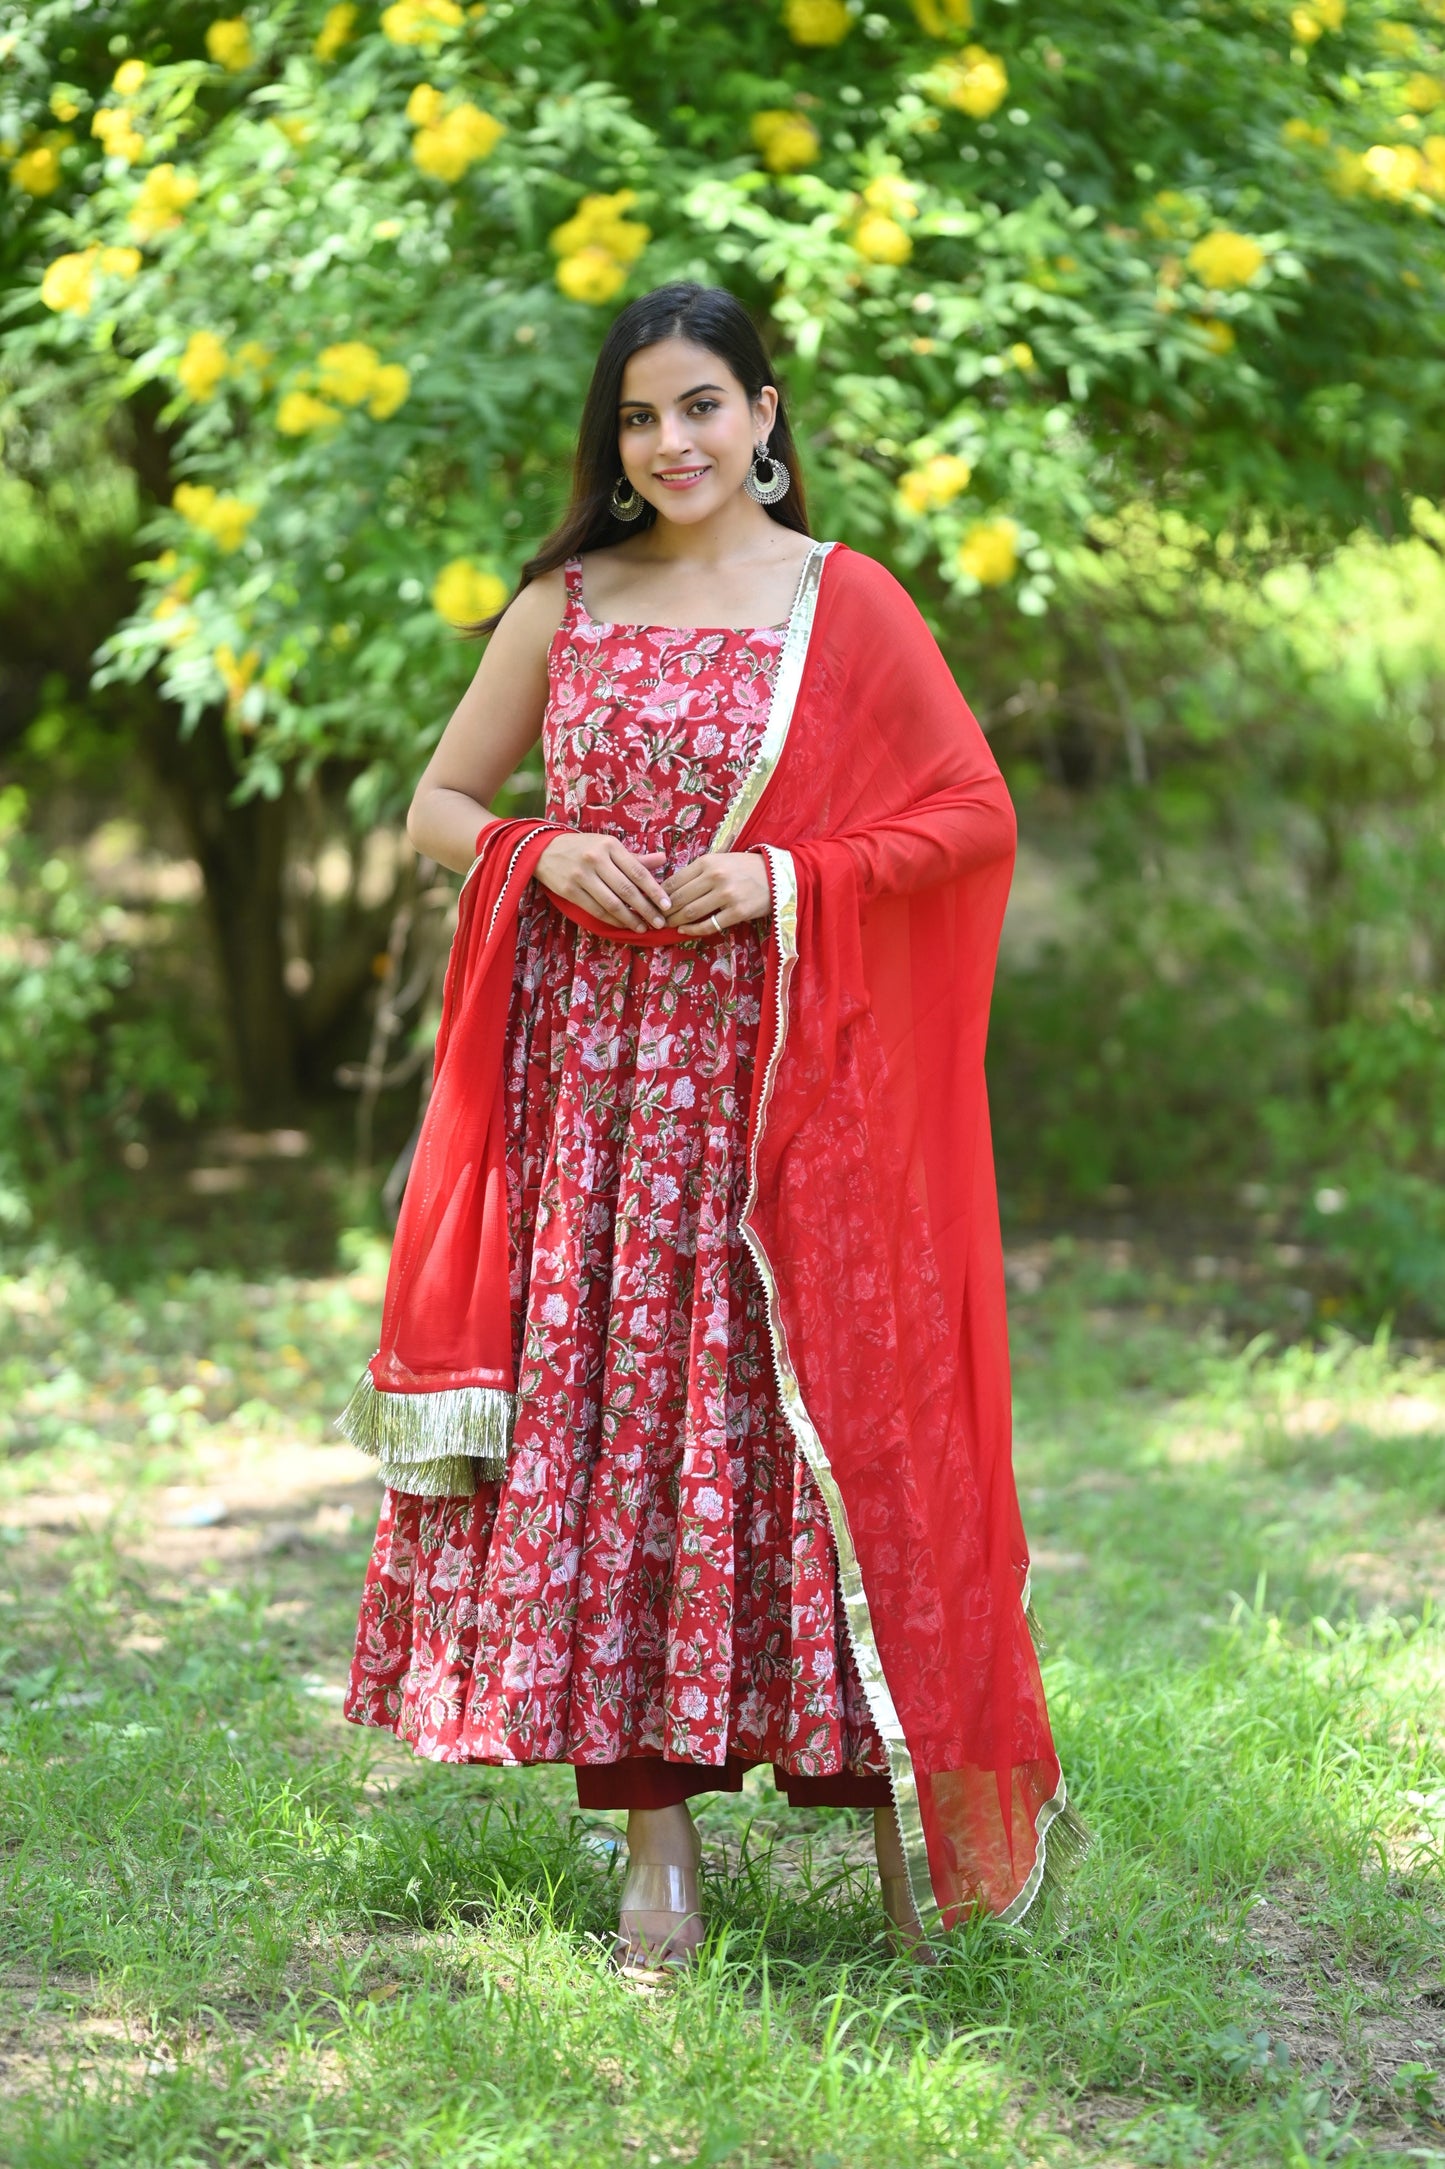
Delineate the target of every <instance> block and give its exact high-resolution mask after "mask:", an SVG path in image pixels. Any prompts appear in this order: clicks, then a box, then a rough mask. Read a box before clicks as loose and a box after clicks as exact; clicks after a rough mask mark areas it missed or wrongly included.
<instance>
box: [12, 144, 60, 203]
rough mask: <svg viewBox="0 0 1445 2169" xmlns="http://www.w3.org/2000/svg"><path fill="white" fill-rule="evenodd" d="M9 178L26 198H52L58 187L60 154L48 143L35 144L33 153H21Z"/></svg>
mask: <svg viewBox="0 0 1445 2169" xmlns="http://www.w3.org/2000/svg"><path fill="white" fill-rule="evenodd" d="M10 178H11V180H12V181H13V182H14V183H15V186H16V187H17V188H23V189H24V191H25V193H26V195H27V196H53V195H54V194H55V191H56V189H57V188H59V186H60V153H59V152H58V151H57V150H56V149H55V148H54V147H53V146H52V145H51V144H49V143H37V144H36V146H35V148H34V150H33V151H22V152H21V154H20V156H19V157H18V158H17V159H16V161H15V163H14V165H13V166H12V167H11V168H10Z"/></svg>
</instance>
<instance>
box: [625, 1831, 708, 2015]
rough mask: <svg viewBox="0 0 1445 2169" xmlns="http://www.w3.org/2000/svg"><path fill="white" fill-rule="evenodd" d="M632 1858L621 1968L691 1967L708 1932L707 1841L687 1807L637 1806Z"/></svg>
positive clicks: (629, 1844) (627, 1970) (638, 1970)
mask: <svg viewBox="0 0 1445 2169" xmlns="http://www.w3.org/2000/svg"><path fill="white" fill-rule="evenodd" d="M627 1858H628V1866H627V1879H626V1881H625V1882H624V1883H623V1885H622V1909H621V1913H620V1915H619V1918H618V1923H617V1941H616V1944H615V1946H614V1951H615V1957H616V1962H617V1964H618V1966H619V1967H620V1969H621V1970H622V1972H624V1973H631V1974H642V1975H655V1974H657V1973H659V1972H661V1971H662V1970H663V1969H665V1968H670V1969H673V1970H676V1969H678V1968H680V1967H683V1966H689V1965H691V1964H692V1963H693V1960H694V1959H695V1958H696V1956H697V1953H698V1949H699V1947H700V1945H701V1943H702V1939H703V1937H704V1935H705V1934H706V1932H707V1931H706V1928H705V1927H704V1925H703V1918H702V1910H701V1899H700V1894H699V1889H698V1877H699V1872H700V1870H701V1867H702V1840H701V1838H700V1837H699V1836H698V1834H697V1826H696V1824H695V1823H694V1822H693V1819H692V1816H691V1815H690V1814H689V1812H688V1810H687V1807H686V1806H685V1805H679V1806H677V1807H668V1808H633V1809H632V1810H631V1812H630V1813H629V1815H628V1817H627Z"/></svg>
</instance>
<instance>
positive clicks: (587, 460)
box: [468, 280, 808, 633]
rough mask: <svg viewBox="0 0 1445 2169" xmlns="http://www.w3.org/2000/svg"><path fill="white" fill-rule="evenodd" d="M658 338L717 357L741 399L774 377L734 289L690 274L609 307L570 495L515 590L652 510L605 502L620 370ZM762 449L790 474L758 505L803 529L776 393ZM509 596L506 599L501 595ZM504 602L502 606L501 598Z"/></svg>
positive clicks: (799, 486)
mask: <svg viewBox="0 0 1445 2169" xmlns="http://www.w3.org/2000/svg"><path fill="white" fill-rule="evenodd" d="M659 339H690V340H691V341H692V343H693V344H694V345H695V346H702V347H706V348H707V350H708V352H709V353H710V354H716V355H717V357H718V360H719V361H721V362H725V363H726V364H727V367H728V368H729V369H730V370H731V371H732V373H733V375H734V376H735V377H736V379H737V381H738V383H739V384H741V386H742V388H743V390H744V391H745V392H746V393H747V395H748V398H749V400H750V401H752V400H755V399H756V398H757V396H758V394H759V393H760V392H761V390H762V388H763V386H764V385H765V384H774V385H775V383H776V379H775V378H774V376H773V372H772V366H771V364H770V363H769V361H768V355H767V349H766V348H765V347H764V345H763V342H762V339H761V338H760V337H759V335H758V328H757V326H756V325H755V324H754V322H753V320H752V318H751V317H750V316H749V315H748V312H747V310H746V309H745V308H744V307H743V305H742V303H741V302H740V301H739V300H738V298H737V296H736V295H735V294H730V293H729V292H728V290H727V288H726V287H724V286H698V285H696V284H694V283H693V282H692V281H690V280H686V281H680V282H679V283H678V284H677V285H675V286H658V287H654V288H653V291H652V292H651V293H650V294H642V295H640V296H639V297H638V299H637V300H636V301H629V302H628V304H627V307H626V308H625V309H622V310H620V311H619V312H618V314H617V315H616V316H615V317H614V318H613V321H612V324H611V326H610V327H609V329H608V333H607V337H606V338H605V339H604V340H603V342H602V351H601V353H600V354H599V355H598V357H597V362H596V366H595V367H594V369H593V371H592V382H591V383H590V384H589V385H588V387H587V398H586V401H585V402H584V404H583V408H582V424H581V427H580V429H579V430H578V432H577V454H576V458H575V459H574V461H573V465H572V495H571V497H570V499H569V500H568V504H567V509H566V511H565V512H564V513H563V515H562V517H561V519H560V520H559V521H558V523H557V525H556V526H555V527H554V528H553V530H552V532H551V534H550V535H549V536H548V537H547V539H546V541H545V542H544V543H543V544H542V546H541V548H540V549H539V550H538V551H537V553H536V555H535V556H533V557H529V558H528V560H527V562H526V564H525V565H524V566H523V567H522V574H521V578H520V579H519V580H518V582H517V590H516V592H517V594H519V595H520V593H521V592H522V589H523V588H524V587H526V586H528V585H529V584H530V583H531V582H532V581H533V580H535V579H537V578H538V576H539V575H540V574H542V573H544V572H552V571H553V570H554V569H555V568H556V567H557V566H558V565H560V564H562V563H564V562H565V560H566V559H567V558H569V557H579V556H581V555H582V554H583V553H584V552H586V551H588V550H601V549H605V548H606V546H607V545H608V544H609V543H612V542H623V541H625V540H626V538H627V537H628V536H629V535H640V534H645V533H646V531H647V529H648V528H649V527H651V526H652V525H653V523H654V522H655V520H656V518H657V512H656V509H655V507H653V506H652V505H644V506H643V510H642V516H641V518H640V519H636V520H619V519H618V517H617V515H616V513H615V512H614V511H613V510H612V505H611V497H612V491H613V488H614V485H615V484H616V483H617V481H618V480H619V479H620V477H621V473H622V464H621V461H620V460H619V458H618V454H617V408H618V404H619V402H620V400H621V398H622V372H623V370H624V369H625V368H626V366H627V364H628V362H629V360H630V359H631V357H632V356H633V355H634V354H636V353H637V352H638V351H639V349H640V348H642V347H645V346H655V345H656V344H657V342H658V340H659ZM768 448H769V450H770V451H771V452H773V453H775V454H776V456H777V457H778V458H779V459H780V460H781V461H782V462H783V465H784V466H785V467H786V468H787V469H788V472H789V474H790V475H791V477H792V480H791V482H790V483H789V485H788V490H787V494H786V495H785V496H783V497H780V498H779V499H778V502H777V503H776V504H775V505H768V506H767V507H766V508H765V509H766V511H767V512H768V514H769V517H770V518H772V519H775V520H776V521H777V522H778V525H779V526H780V527H791V528H793V529H794V530H795V532H796V533H798V534H800V535H806V534H807V532H808V511H807V505H806V502H805V500H804V496H803V482H802V476H801V474H800V472H799V461H798V448H797V446H796V445H795V444H794V442H793V433H792V431H791V429H790V428H789V427H788V415H787V409H786V408H785V407H784V405H783V395H782V393H781V392H779V393H778V411H777V415H776V417H775V419H774V422H773V426H772V430H771V432H770V433H769V437H768ZM511 599H512V598H510V597H509V598H508V600H509V601H510V600H511ZM503 608H504V609H505V608H506V605H505V604H504V605H503ZM501 616H502V611H501V610H498V611H496V612H495V613H494V614H493V615H492V616H491V617H489V618H484V619H483V620H482V622H481V623H480V624H479V625H474V626H470V627H468V630H469V631H470V632H474V633H489V632H491V631H492V630H493V628H494V627H495V626H496V625H497V624H498V622H499V621H500V619H501Z"/></svg>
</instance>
